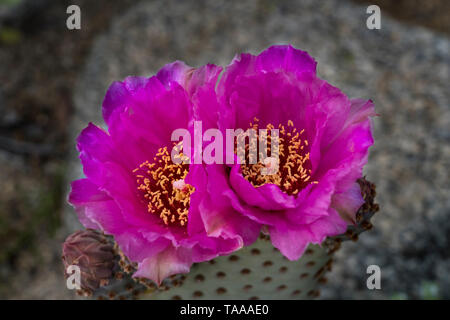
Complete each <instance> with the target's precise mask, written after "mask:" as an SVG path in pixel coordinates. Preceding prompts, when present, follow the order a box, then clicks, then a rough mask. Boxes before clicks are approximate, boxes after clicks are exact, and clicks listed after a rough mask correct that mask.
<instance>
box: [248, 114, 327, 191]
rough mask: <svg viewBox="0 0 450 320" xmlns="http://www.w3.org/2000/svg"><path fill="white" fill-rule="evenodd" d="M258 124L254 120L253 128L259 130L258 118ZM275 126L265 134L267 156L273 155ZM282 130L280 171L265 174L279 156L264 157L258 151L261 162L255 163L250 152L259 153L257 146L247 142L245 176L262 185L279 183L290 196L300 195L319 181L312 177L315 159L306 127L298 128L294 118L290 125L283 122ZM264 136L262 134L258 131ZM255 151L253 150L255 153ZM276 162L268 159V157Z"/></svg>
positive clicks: (270, 127) (271, 126)
mask: <svg viewBox="0 0 450 320" xmlns="http://www.w3.org/2000/svg"><path fill="white" fill-rule="evenodd" d="M254 122H255V123H250V128H253V129H255V131H256V132H257V133H258V131H259V130H258V129H259V124H258V122H259V121H258V119H256V118H255V119H254ZM274 128H275V127H274V126H273V125H272V124H268V125H267V126H266V129H267V137H263V138H264V139H265V140H266V141H267V152H266V154H267V156H269V157H270V156H271V133H270V130H272V129H274ZM278 130H279V142H278V145H279V157H278V158H277V159H278V161H277V162H278V170H277V171H273V173H272V171H269V173H270V174H265V175H263V174H262V173H261V170H262V169H263V168H266V169H268V168H269V169H270V166H271V165H272V166H273V163H274V160H275V157H272V158H266V159H264V154H263V153H262V151H261V150H259V153H258V163H256V164H251V162H250V158H249V154H252V153H253V154H256V153H255V150H254V148H255V147H256V148H257V146H255V145H250V144H249V143H246V144H245V151H246V153H245V154H246V158H245V160H246V161H245V163H244V164H242V165H241V172H242V175H243V177H244V178H245V179H246V180H247V181H249V182H250V183H251V184H252V185H253V186H255V187H260V186H262V185H264V184H267V183H270V184H276V185H277V186H279V187H280V189H281V190H282V191H284V192H285V193H287V194H289V195H297V194H298V192H299V191H301V190H302V189H303V188H305V187H306V186H307V185H308V184H310V183H318V182H317V181H312V179H311V160H310V158H309V157H310V153H309V146H308V140H307V139H305V138H303V134H304V132H305V130H304V129H303V130H301V131H297V128H295V127H294V123H293V122H292V120H289V121H288V123H287V127H285V126H284V125H282V124H280V125H278ZM257 136H258V139H260V137H259V134H257ZM252 151H253V152H252ZM267 159H269V160H272V161H265V160H267Z"/></svg>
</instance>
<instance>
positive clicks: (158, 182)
mask: <svg viewBox="0 0 450 320" xmlns="http://www.w3.org/2000/svg"><path fill="white" fill-rule="evenodd" d="M180 155H182V154H181V153H180ZM188 172H189V165H188V164H185V163H180V164H175V163H173V162H172V159H171V158H170V154H169V152H168V151H167V147H164V148H160V149H158V153H157V154H156V156H155V157H154V158H153V162H152V163H150V162H149V161H145V162H143V163H141V164H140V165H139V167H137V168H136V169H134V170H133V174H134V175H135V176H136V183H137V189H138V191H139V193H140V194H142V196H143V201H144V202H145V203H146V204H147V211H148V212H150V213H151V214H155V215H158V216H159V217H160V218H161V220H162V221H163V222H164V224H165V225H177V226H181V227H183V226H185V225H186V224H187V220H188V212H189V202H190V196H191V194H192V193H193V192H194V191H195V188H194V187H193V186H191V185H189V184H186V183H185V181H184V179H185V178H186V175H187V174H188Z"/></svg>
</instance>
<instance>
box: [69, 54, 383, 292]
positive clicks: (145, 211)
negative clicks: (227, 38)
mask: <svg viewBox="0 0 450 320" xmlns="http://www.w3.org/2000/svg"><path fill="white" fill-rule="evenodd" d="M221 72H222V68H220V67H217V66H214V65H210V64H209V65H206V66H203V67H200V68H197V69H195V68H191V67H189V66H187V65H185V64H184V63H182V62H179V61H177V62H174V63H172V64H168V65H166V66H165V67H163V68H162V69H161V70H160V71H159V72H158V73H157V75H156V76H153V77H150V78H144V77H128V78H126V79H125V80H124V81H123V82H114V83H113V84H112V85H111V86H110V88H109V89H108V91H107V93H106V96H105V99H104V102H103V118H104V120H105V123H106V125H107V127H108V129H107V130H103V129H101V128H99V127H97V126H95V125H94V124H89V125H88V127H87V128H86V129H84V130H83V131H82V132H81V134H80V136H79V138H78V140H77V147H78V150H79V152H80V159H81V162H82V165H83V169H84V174H85V176H86V178H84V179H80V180H76V181H74V182H72V191H71V193H70V196H69V202H70V203H71V204H72V205H73V206H74V207H75V209H76V212H77V214H78V217H79V219H80V221H81V223H82V224H83V225H84V226H85V227H86V228H91V229H95V230H99V231H101V232H103V233H105V234H107V235H112V236H113V238H114V241H115V243H116V244H117V245H118V247H119V251H120V252H121V254H123V255H124V256H126V258H127V259H128V260H129V261H130V262H131V263H132V264H133V270H134V267H135V266H137V267H136V271H135V272H134V274H133V276H134V277H135V278H138V279H139V280H140V279H142V278H146V279H151V280H153V281H155V282H156V283H157V284H161V282H162V281H163V280H164V279H165V278H167V277H169V276H171V275H174V274H178V273H187V272H189V270H190V267H191V265H192V264H193V263H197V262H203V261H208V260H211V259H213V258H215V257H218V256H221V255H228V254H231V253H232V252H235V251H237V250H239V249H241V248H242V247H243V246H249V245H251V244H252V243H253V242H255V241H256V239H257V238H258V236H259V234H260V232H261V230H262V231H263V232H264V233H266V234H268V235H269V236H270V237H265V236H263V237H262V238H270V240H271V241H272V244H273V246H275V247H276V248H278V249H279V251H280V252H281V253H282V254H283V255H284V256H285V257H287V258H288V259H290V260H297V259H299V258H300V257H301V256H302V254H303V252H304V251H305V249H306V248H307V246H308V245H309V244H322V243H323V242H324V240H325V239H326V238H327V237H332V236H337V235H341V234H342V233H344V232H345V231H346V230H347V228H348V227H349V226H353V229H354V230H359V231H361V230H360V229H361V228H359V225H358V223H360V222H361V221H358V219H359V220H361V219H362V218H361V217H359V218H358V216H357V212H358V209H360V208H361V206H362V205H363V204H364V199H363V196H362V194H361V187H360V185H359V184H358V181H361V180H360V179H361V178H362V170H363V167H364V165H365V164H366V163H367V158H368V151H369V148H370V146H371V145H372V144H373V138H372V131H371V120H370V118H371V117H372V116H374V115H375V112H374V106H373V104H372V102H371V101H370V100H368V101H366V100H361V99H349V98H348V97H347V96H346V95H345V94H344V93H342V92H341V91H340V90H339V89H338V88H336V87H333V86H332V85H330V84H328V83H327V82H326V81H324V80H321V79H319V78H318V77H317V75H316V62H315V61H314V60H313V59H312V58H311V57H310V56H309V55H308V54H307V53H306V52H303V51H300V50H297V49H295V48H293V47H292V46H290V45H289V46H284V45H281V46H272V47H270V48H268V49H267V50H265V51H263V52H262V53H261V54H259V55H257V56H254V55H251V54H241V55H239V56H237V57H236V58H235V59H234V60H233V61H232V62H231V64H230V65H229V66H228V67H227V68H226V70H225V71H224V73H223V75H222V77H221V80H220V81H219V82H218V77H219V74H220V73H221ZM199 123H200V124H201V126H202V129H203V130H208V132H209V136H208V137H206V138H205V136H207V133H206V132H205V135H203V132H202V133H201V134H202V136H201V137H200V142H199V143H200V145H198V139H197V138H198V137H197V134H198V132H196V131H197V126H198V124H199ZM179 129H183V130H185V132H188V136H189V139H190V137H192V135H191V133H192V134H193V136H194V141H192V143H193V145H194V148H193V150H192V149H191V147H190V144H189V146H188V147H186V145H184V142H185V141H184V140H185V139H184V136H183V143H180V142H179V141H178V142H177V141H176V139H175V140H174V133H175V132H177V131H178V130H179ZM235 129H242V130H247V129H254V130H253V131H254V132H256V135H257V138H258V140H260V141H261V140H262V139H263V138H264V139H266V142H268V144H266V145H264V144H257V145H256V146H255V145H254V144H252V142H251V139H248V141H247V140H244V145H239V143H238V144H237V145H235V142H234V138H235V137H233V142H232V148H231V149H230V148H228V147H229V146H228V142H229V141H228V132H229V130H232V131H234V132H235ZM217 132H218V133H219V136H220V137H219V136H216V135H214V134H213V133H217ZM263 132H265V133H266V134H267V135H263ZM275 132H276V133H277V140H274V138H273V136H272V133H275ZM213 136H214V141H213V140H212V137H213ZM177 137H180V135H177ZM224 137H227V138H224ZM219 138H220V139H219ZM238 140H239V139H238ZM245 141H247V142H245ZM196 142H197V144H196ZM275 145H277V146H278V149H277V152H274V150H273V148H274V147H275ZM211 146H213V148H212V147H211ZM221 147H224V148H225V150H223V149H221V150H220V152H219V150H218V149H220V148H221ZM174 150H175V151H177V152H175V153H173V151H174ZM212 150H214V152H212ZM241 151H245V152H244V153H243V155H244V156H243V158H242V156H241V155H242V153H241ZM252 151H254V152H255V153H256V156H257V157H256V158H257V159H256V160H255V159H253V158H252ZM205 154H208V155H209V156H210V157H209V158H208V159H207V160H206V159H205ZM212 154H214V156H212ZM197 155H201V156H202V158H201V159H200V160H201V161H197V160H196V158H197ZM174 157H175V158H174ZM211 159H212V160H214V161H211ZM217 159H219V161H217ZM229 159H232V160H233V161H232V162H231V163H230V162H229V161H228V160H229ZM192 160H194V161H192ZM374 211H376V210H374ZM369 218H370V217H369ZM363 220H364V219H363ZM363 222H365V225H366V227H367V226H368V222H367V221H366V220H364V221H363ZM367 228H368V227H367ZM353 229H352V228H351V227H350V230H353ZM363 229H365V228H363ZM354 235H355V237H356V236H357V232H356V233H355V234H354ZM336 241H337V240H336ZM269 244H270V243H269ZM243 251H245V250H243ZM270 263H271V262H270ZM324 263H325V262H324ZM327 263H328V262H327ZM324 268H325V267H322V268H321V269H323V270H325V269H324ZM244 269H245V268H244ZM245 270H246V269H245ZM316 272H319V271H316ZM317 274H318V273H317ZM177 281H178V280H177ZM219 291H220V292H223V290H219Z"/></svg>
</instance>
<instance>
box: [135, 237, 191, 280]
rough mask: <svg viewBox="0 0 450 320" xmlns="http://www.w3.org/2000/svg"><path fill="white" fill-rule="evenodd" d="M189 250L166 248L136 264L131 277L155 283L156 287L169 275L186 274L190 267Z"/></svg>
mask: <svg viewBox="0 0 450 320" xmlns="http://www.w3.org/2000/svg"><path fill="white" fill-rule="evenodd" d="M192 263H193V261H192V255H191V250H190V249H185V248H182V247H180V248H173V247H170V246H169V247H167V248H166V249H165V250H163V251H161V252H160V253H158V254H155V255H154V256H151V257H148V258H146V259H144V260H143V261H142V262H141V263H139V264H138V270H137V271H136V272H135V273H134V274H133V277H135V278H138V277H143V278H148V279H151V280H153V281H155V282H156V283H157V284H158V285H160V284H161V282H162V281H163V280H164V279H165V278H167V277H170V276H171V275H174V274H178V273H188V272H189V269H190V267H191V265H192Z"/></svg>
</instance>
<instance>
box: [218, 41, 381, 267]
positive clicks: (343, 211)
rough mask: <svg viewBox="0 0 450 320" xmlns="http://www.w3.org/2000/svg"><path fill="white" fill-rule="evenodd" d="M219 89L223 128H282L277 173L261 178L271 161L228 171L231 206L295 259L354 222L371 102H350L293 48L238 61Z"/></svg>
mask: <svg viewBox="0 0 450 320" xmlns="http://www.w3.org/2000/svg"><path fill="white" fill-rule="evenodd" d="M217 91H218V95H219V97H220V102H221V104H220V107H219V112H218V114H219V117H218V121H219V127H220V128H221V129H222V130H225V129H228V128H243V129H244V130H245V129H246V128H255V129H258V128H264V129H266V128H267V129H268V130H269V131H270V130H271V129H272V130H273V129H274V128H276V129H278V130H279V141H280V142H279V159H278V166H279V170H275V171H274V172H272V174H270V173H271V172H269V174H266V175H263V174H261V170H262V169H263V168H266V169H268V168H270V166H271V165H273V161H270V158H269V161H267V160H268V159H267V158H266V159H265V160H266V161H265V162H264V161H263V162H261V161H260V162H258V163H256V164H249V162H248V161H247V162H244V163H242V164H234V165H232V166H231V170H229V171H228V172H229V173H228V176H229V178H228V179H229V184H228V188H227V189H226V190H225V191H223V192H224V194H227V196H228V197H229V198H230V201H231V202H232V206H233V208H235V209H236V210H238V211H239V212H241V213H242V214H243V215H245V216H246V217H249V218H250V219H252V220H254V221H256V222H258V223H259V224H261V225H263V226H264V230H266V231H267V232H268V233H269V235H270V238H271V241H272V243H273V245H274V246H275V247H276V248H278V249H279V250H280V251H281V252H282V253H283V254H284V255H285V256H286V257H287V258H288V259H290V260H296V259H298V258H299V257H300V256H301V255H302V253H303V252H304V250H305V248H306V247H307V245H308V244H309V243H313V244H320V243H322V242H323V240H324V239H325V238H326V237H328V236H334V235H338V234H341V233H343V232H345V231H346V228H347V226H348V225H349V224H354V223H355V214H356V212H357V210H358V208H359V207H360V206H361V205H362V204H363V203H364V200H363V198H362V196H361V192H360V187H359V185H358V183H357V180H358V179H359V178H361V177H362V170H363V166H364V165H365V164H366V162H367V157H368V150H369V147H370V146H371V145H372V144H373V138H372V132H371V123H370V117H371V116H374V115H375V113H374V106H373V104H372V102H371V101H370V100H369V101H366V100H361V99H349V98H348V97H347V96H346V95H345V94H343V93H342V92H341V91H340V90H339V89H338V88H336V87H333V86H332V85H330V84H328V83H327V82H326V81H324V80H321V79H319V78H318V77H317V76H316V62H315V61H314V60H313V59H312V58H311V57H310V56H309V55H308V54H307V53H306V52H304V51H300V50H297V49H295V48H293V47H292V46H287V45H286V46H285V45H280V46H272V47H270V48H268V49H267V50H265V51H263V52H262V53H261V54H259V55H258V56H254V55H251V54H241V55H239V56H237V57H236V58H235V59H234V60H233V61H232V63H231V64H230V65H229V66H228V67H227V68H226V70H225V72H224V74H223V76H222V79H221V81H220V83H219V85H218V88H217ZM247 160H248V159H247ZM225 172H226V171H225V170H222V174H225Z"/></svg>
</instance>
